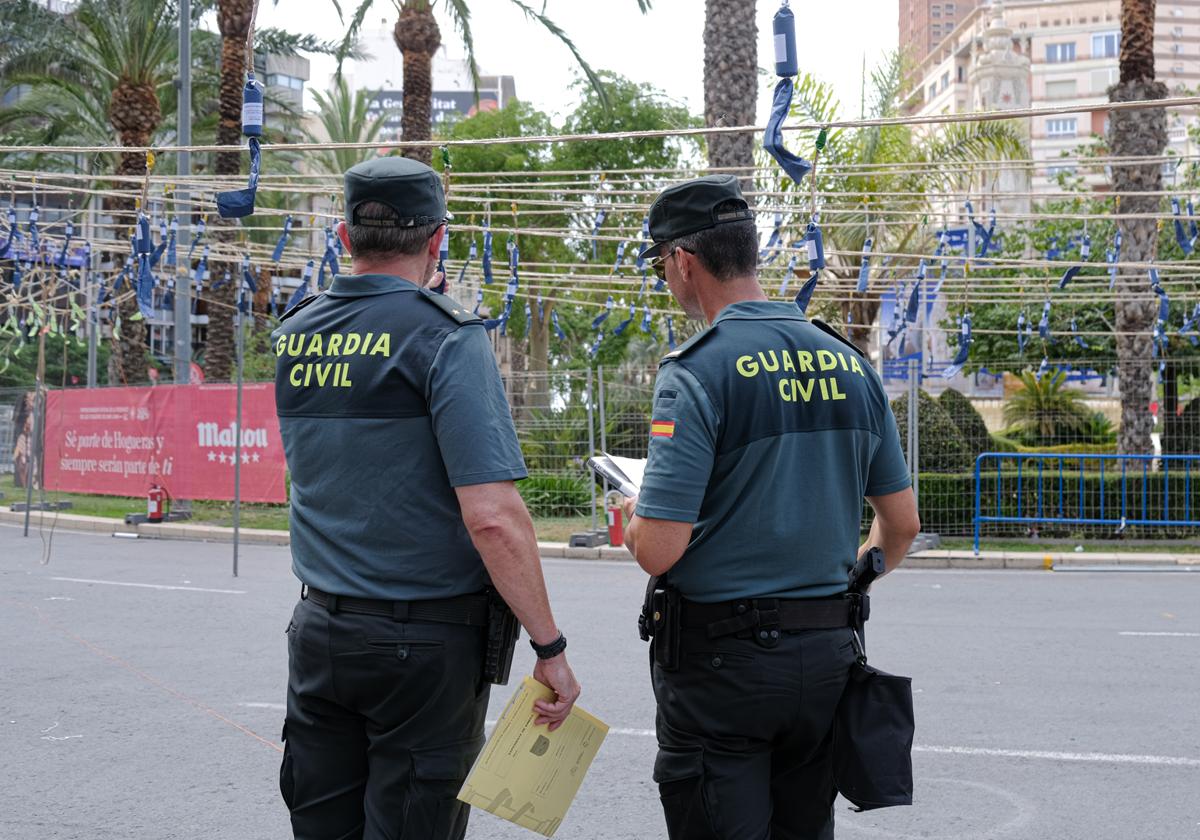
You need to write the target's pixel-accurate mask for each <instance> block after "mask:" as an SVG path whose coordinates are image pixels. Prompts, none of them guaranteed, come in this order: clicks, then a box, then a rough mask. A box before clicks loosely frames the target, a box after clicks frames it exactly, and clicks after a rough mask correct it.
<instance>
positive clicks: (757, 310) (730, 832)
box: [625, 175, 919, 840]
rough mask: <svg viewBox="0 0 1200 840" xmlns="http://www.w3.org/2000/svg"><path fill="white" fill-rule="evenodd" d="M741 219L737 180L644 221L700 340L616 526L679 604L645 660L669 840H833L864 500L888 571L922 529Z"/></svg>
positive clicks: (839, 346) (657, 417) (902, 477)
mask: <svg viewBox="0 0 1200 840" xmlns="http://www.w3.org/2000/svg"><path fill="white" fill-rule="evenodd" d="M753 219H754V217H753V212H752V211H751V210H750V209H749V207H748V206H747V204H746V201H745V200H744V199H743V197H742V194H741V191H740V190H739V188H738V183H737V179H736V178H734V177H732V176H726V175H717V176H709V177H705V178H700V179H698V180H694V181H688V182H686V183H683V184H679V185H676V186H673V187H671V188H669V189H667V190H665V191H664V192H663V193H662V194H661V195H660V196H659V197H658V198H657V199H656V201H655V202H654V204H653V206H652V207H651V209H650V234H651V238H652V240H653V244H652V245H651V246H650V247H649V248H647V249H646V251H645V252H644V253H645V254H646V255H647V256H653V257H654V268H655V271H656V272H657V273H658V274H659V276H660V277H665V279H666V282H667V284H668V286H669V287H670V289H671V293H672V294H673V295H674V296H675V299H676V300H677V301H678V302H679V304H680V306H682V308H683V310H684V312H685V313H687V315H688V316H689V317H691V318H694V319H703V320H705V321H707V322H709V323H710V325H711V326H709V328H708V329H707V330H705V331H704V332H701V333H700V334H698V335H697V336H696V337H694V338H693V339H691V340H690V341H688V342H686V343H685V344H683V345H681V346H680V347H679V348H678V349H677V350H675V351H674V352H672V353H670V354H668V355H667V357H666V358H665V359H663V362H662V366H661V368H660V369H659V373H658V379H657V381H656V383H655V392H654V406H653V420H652V423H651V429H650V444H649V461H648V463H647V465H646V474H645V479H644V483H643V485H642V488H641V492H640V495H639V496H638V497H636V498H633V499H629V500H627V502H626V510H625V512H626V514H627V515H628V516H629V517H630V523H629V528H628V530H627V537H626V542H627V544H628V545H629V547H630V550H631V551H632V552H633V554H634V556H635V557H636V558H637V561H638V563H639V564H640V565H641V566H642V568H643V569H645V570H646V571H647V572H649V573H651V574H652V575H660V576H663V577H662V578H660V581H659V586H660V587H662V588H663V590H664V592H666V593H672V592H677V593H678V599H677V601H675V602H672V600H671V599H670V598H669V597H668V598H666V599H665V600H664V601H663V604H664V605H666V606H668V607H669V606H670V605H671V604H672V603H675V604H676V606H675V607H672V608H671V610H670V611H671V612H672V617H671V619H670V620H671V621H673V622H675V623H674V624H673V625H672V626H671V627H668V628H662V627H660V628H659V630H660V632H656V633H655V634H654V635H655V637H654V643H653V645H654V648H653V658H652V662H653V664H652V682H653V686H654V695H655V698H656V700H657V701H658V715H657V734H658V743H659V751H658V756H657V758H656V760H655V764H654V779H655V781H656V782H658V784H659V790H660V793H661V796H662V804H663V810H664V812H665V815H666V820H667V829H668V833H669V835H670V837H671V838H672V840H681V838H688V840H693V839H694V840H701V839H703V840H710V838H718V839H719V840H759V838H768V837H772V838H796V839H797V840H798V839H799V838H830V837H832V836H833V801H834V797H835V795H836V794H835V790H834V783H833V779H832V771H831V765H830V740H831V729H832V721H833V714H834V710H835V708H836V706H837V703H838V699H839V698H840V696H841V694H842V689H843V688H844V686H845V684H846V679H847V676H848V673H849V670H850V667H851V665H852V663H853V662H854V659H855V648H854V641H853V634H852V631H851V630H850V627H849V625H850V616H849V606H848V602H847V600H846V599H845V597H844V593H845V591H846V587H847V575H848V572H849V570H850V567H851V565H852V564H853V562H854V559H855V557H856V554H857V552H858V551H859V550H860V545H859V536H860V524H861V516H862V510H863V499H864V497H865V498H866V499H867V501H868V502H870V504H871V506H872V507H873V508H874V509H875V514H876V515H875V520H874V524H873V525H872V527H871V533H870V535H869V537H868V539H867V542H866V544H868V545H877V546H880V547H881V548H883V550H884V552H885V557H886V562H887V565H888V567H889V568H894V567H895V566H896V565H898V564H899V563H900V561H901V559H902V558H903V557H904V555H905V553H906V552H907V550H908V547H909V545H910V544H911V542H912V539H913V538H914V537H915V535H916V533H917V532H918V530H919V523H918V520H917V514H916V504H915V501H914V498H913V493H912V490H911V480H910V475H909V470H908V468H907V466H906V465H905V463H904V457H903V454H902V452H901V449H900V439H899V435H898V434H897V431H896V424H895V420H894V418H893V417H892V413H891V410H890V408H889V406H888V402H887V399H886V398H885V395H884V391H883V387H882V385H881V383H880V380H879V378H878V377H877V376H876V374H875V372H874V371H873V370H872V369H871V366H870V364H869V362H868V361H867V360H866V359H864V358H863V357H862V356H861V355H860V354H859V352H858V351H857V350H856V349H855V348H854V346H853V345H852V344H850V343H849V342H848V341H846V340H845V339H843V338H842V337H841V336H839V335H837V334H836V333H835V332H834V331H833V330H832V329H830V328H829V327H827V326H826V325H824V324H822V323H820V322H818V321H810V320H809V319H807V318H805V316H804V315H803V314H802V313H801V312H800V311H799V310H798V309H797V308H796V306H795V305H793V304H792V303H790V302H788V303H774V302H771V301H769V300H767V298H766V296H765V295H764V294H763V291H762V289H761V287H760V286H759V284H758V280H757V278H756V270H755V264H756V260H757V252H758V242H757V232H756V229H755V224H754V220H753ZM657 609H658V607H655V610H657ZM656 618H661V615H659V616H656ZM668 646H670V647H671V648H672V649H671V650H667V649H666V648H667V647H668Z"/></svg>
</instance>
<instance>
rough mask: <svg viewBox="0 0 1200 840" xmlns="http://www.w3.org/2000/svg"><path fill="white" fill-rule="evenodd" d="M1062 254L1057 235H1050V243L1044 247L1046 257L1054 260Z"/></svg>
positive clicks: (1051, 260)
mask: <svg viewBox="0 0 1200 840" xmlns="http://www.w3.org/2000/svg"><path fill="white" fill-rule="evenodd" d="M1061 255H1062V250H1061V249H1059V247H1058V237H1057V236H1051V237H1050V244H1049V245H1048V246H1047V247H1046V259H1047V260H1049V261H1050V262H1054V261H1055V260H1057V259H1058V258H1059V257H1060V256H1061Z"/></svg>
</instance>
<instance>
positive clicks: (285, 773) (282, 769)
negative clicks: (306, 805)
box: [279, 723, 296, 811]
mask: <svg viewBox="0 0 1200 840" xmlns="http://www.w3.org/2000/svg"><path fill="white" fill-rule="evenodd" d="M281 737H282V738H283V761H281V762H280V763H279V794H280V796H282V797H283V804H284V805H287V807H288V810H289V811H290V810H292V808H293V806H294V804H295V801H296V781H295V779H294V778H293V776H292V745H291V744H289V743H288V739H287V724H286V723H285V724H284V725H283V735H282V736H281Z"/></svg>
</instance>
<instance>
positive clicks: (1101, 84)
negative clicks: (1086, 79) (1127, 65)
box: [1092, 67, 1119, 94]
mask: <svg viewBox="0 0 1200 840" xmlns="http://www.w3.org/2000/svg"><path fill="white" fill-rule="evenodd" d="M1118 78H1119V76H1118V71H1117V68H1116V67H1105V68H1104V69H1103V70H1093V71H1092V93H1093V94H1101V93H1104V92H1105V91H1107V90H1108V89H1109V87H1111V86H1112V85H1115V84H1116V83H1117V79H1118Z"/></svg>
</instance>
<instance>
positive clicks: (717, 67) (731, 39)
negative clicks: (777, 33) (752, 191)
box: [704, 0, 758, 189]
mask: <svg viewBox="0 0 1200 840" xmlns="http://www.w3.org/2000/svg"><path fill="white" fill-rule="evenodd" d="M755 5H756V4H755V2H754V0H705V3H704V124H705V125H707V126H718V125H753V124H754V117H755V105H756V104H757V102H758V27H757V25H756V24H755V20H754V12H755ZM754 140H755V138H754V135H753V134H713V135H710V136H709V137H708V165H709V166H712V167H714V168H715V167H729V166H737V167H751V166H753V165H754ZM749 185H750V180H749V179H745V178H744V179H743V187H744V188H746V189H749Z"/></svg>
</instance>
